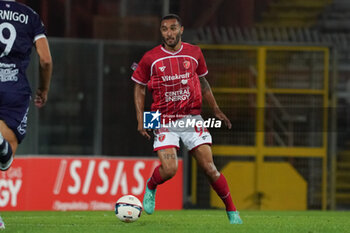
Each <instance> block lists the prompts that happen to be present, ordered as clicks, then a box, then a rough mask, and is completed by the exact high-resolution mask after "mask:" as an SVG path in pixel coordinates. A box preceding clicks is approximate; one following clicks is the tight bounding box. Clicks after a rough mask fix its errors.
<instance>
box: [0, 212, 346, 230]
mask: <svg viewBox="0 0 350 233" xmlns="http://www.w3.org/2000/svg"><path fill="white" fill-rule="evenodd" d="M1 216H2V218H3V219H4V221H5V224H6V229H5V230H4V231H3V232H4V233H5V232H6V233H9V232H18V233H40V232H45V233H56V232H57V233H65V232H67V233H75V232H79V233H80V232H82V233H99V232H101V233H108V232H113V233H121V232H128V233H130V232H140V233H145V232H151V233H158V232H160V233H162V232H164V233H171V232H176V233H183V232H190V233H197V232H199V233H206V232H208V233H209V232H210V233H213V232H218V233H223V232H235V233H240V232H244V233H265V232H266V233H288V232H290V233H294V232H297V233H323V232H324V233H326V232H327V233H347V232H349V233H350V212H342V211H337V212H334V211H285V212H282V211H242V212H241V217H242V219H243V221H244V223H243V225H230V224H229V222H228V220H227V217H226V213H225V211H224V210H181V211H156V212H155V213H154V214H153V215H147V214H145V213H142V215H141V218H140V219H139V220H138V221H137V222H134V223H123V222H121V221H119V220H118V219H117V218H116V216H115V215H114V213H113V211H71V212H70V211H69V212H54V211H52V212H51V211H49V212H46V211H34V212H32V211H30V212H29V211H28V212H16V211H13V212H12V211H9V212H1Z"/></svg>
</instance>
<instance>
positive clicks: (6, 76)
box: [0, 56, 19, 82]
mask: <svg viewBox="0 0 350 233" xmlns="http://www.w3.org/2000/svg"><path fill="white" fill-rule="evenodd" d="M0 57H1V56H0ZM15 67H16V64H6V63H0V82H9V81H13V82H17V81H18V77H17V74H18V72H19V71H18V69H13V68H15Z"/></svg>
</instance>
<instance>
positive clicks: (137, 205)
mask: <svg viewBox="0 0 350 233" xmlns="http://www.w3.org/2000/svg"><path fill="white" fill-rule="evenodd" d="M141 212H142V204H141V202H140V200H139V199H137V197H135V196H133V195H125V196H122V197H121V198H119V199H118V201H117V203H115V215H116V216H117V217H118V218H119V219H120V220H121V221H123V222H135V221H136V220H137V219H139V217H140V216H141Z"/></svg>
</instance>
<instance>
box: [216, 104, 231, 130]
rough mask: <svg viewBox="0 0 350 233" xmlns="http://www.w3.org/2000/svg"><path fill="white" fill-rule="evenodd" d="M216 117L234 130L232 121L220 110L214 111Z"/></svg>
mask: <svg viewBox="0 0 350 233" xmlns="http://www.w3.org/2000/svg"><path fill="white" fill-rule="evenodd" d="M214 115H215V117H216V118H218V119H219V120H222V121H223V122H224V123H225V125H226V127H227V128H229V129H231V128H232V124H231V121H230V120H229V119H228V118H227V116H226V115H225V114H224V113H223V112H222V111H221V110H220V108H216V109H215V110H214Z"/></svg>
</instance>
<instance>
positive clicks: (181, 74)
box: [131, 42, 208, 121]
mask: <svg viewBox="0 0 350 233" xmlns="http://www.w3.org/2000/svg"><path fill="white" fill-rule="evenodd" d="M207 73H208V70H207V65H206V64H205V60H204V57H203V54H202V51H201V49H200V48H199V47H198V46H195V45H191V44H188V43H184V42H182V43H181V48H180V49H179V50H178V51H176V52H174V53H172V52H170V51H167V50H166V49H165V48H164V47H163V46H162V45H159V46H157V47H155V48H153V49H152V50H150V51H148V52H147V53H145V55H144V56H143V57H142V59H141V61H140V62H139V64H138V66H137V68H136V70H135V71H134V73H133V75H132V77H131V79H132V80H134V81H135V82H137V83H139V84H142V85H147V87H148V90H149V91H150V92H151V93H152V97H153V103H152V106H151V111H157V110H159V112H161V113H162V118H165V121H168V119H172V120H174V119H178V118H182V117H183V116H185V115H189V114H191V115H198V114H200V113H201V107H202V92H201V85H200V82H199V78H200V77H204V76H205V75H207Z"/></svg>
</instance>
